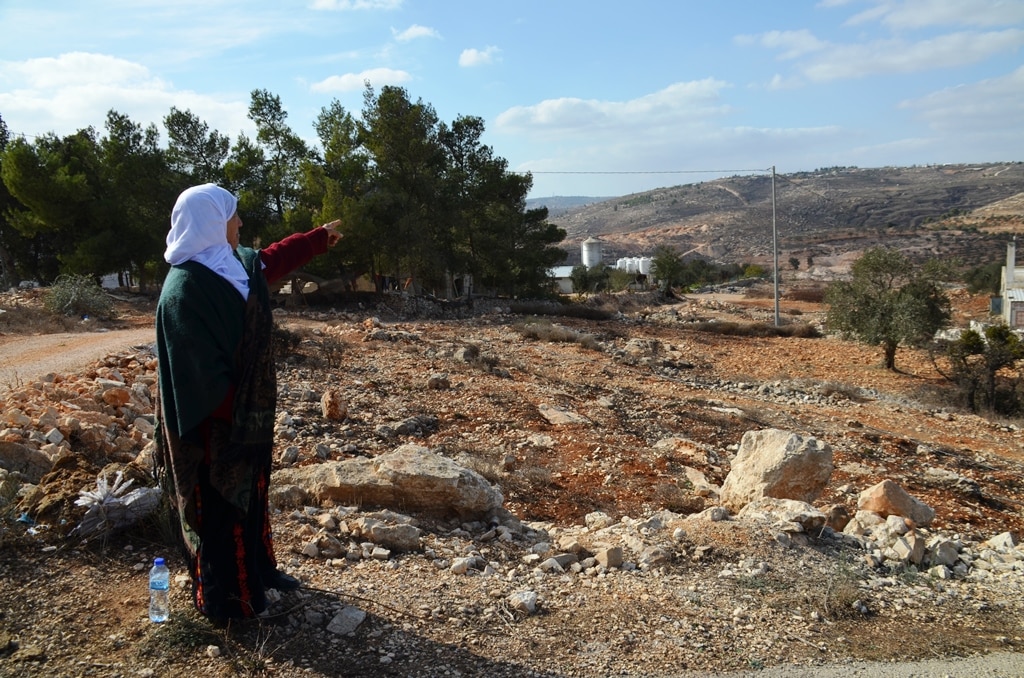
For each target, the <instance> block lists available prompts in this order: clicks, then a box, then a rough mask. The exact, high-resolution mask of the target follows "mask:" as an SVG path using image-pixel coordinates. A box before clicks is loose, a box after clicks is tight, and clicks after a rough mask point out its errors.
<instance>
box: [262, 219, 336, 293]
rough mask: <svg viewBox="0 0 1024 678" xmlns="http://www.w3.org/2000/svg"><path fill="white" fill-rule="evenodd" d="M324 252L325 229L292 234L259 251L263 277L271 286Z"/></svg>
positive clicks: (325, 241)
mask: <svg viewBox="0 0 1024 678" xmlns="http://www.w3.org/2000/svg"><path fill="white" fill-rule="evenodd" d="M326 251H327V230H326V229H323V228H314V229H313V230H311V231H307V232H306V233H294V234H292V235H290V236H288V237H287V238H284V239H283V240H278V241H277V242H275V243H274V244H273V245H268V246H267V247H264V248H263V249H261V250H260V261H262V262H263V266H264V268H263V276H264V277H265V278H266V279H267V282H268V283H270V284H273V283H275V282H277V281H278V280H280V279H281V278H283V277H285V276H286V275H288V274H289V273H291V272H292V271H294V270H295V269H297V268H299V267H300V266H303V265H305V264H306V263H308V262H309V260H310V259H312V258H313V257H315V256H317V255H318V254H323V253H324V252H326Z"/></svg>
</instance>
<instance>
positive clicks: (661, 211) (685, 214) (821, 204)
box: [538, 162, 1024, 267]
mask: <svg viewBox="0 0 1024 678" xmlns="http://www.w3.org/2000/svg"><path fill="white" fill-rule="evenodd" d="M538 200H539V202H544V201H545V200H548V201H554V200H556V199H554V198H548V199H538ZM557 200H565V202H564V203H560V205H569V204H570V202H569V201H572V200H578V201H590V202H589V203H585V202H581V203H580V204H577V205H576V206H573V207H566V208H565V210H564V211H561V212H558V213H556V212H555V210H554V209H553V205H554V204H555V203H554V202H548V203H547V204H548V207H549V209H550V210H551V214H550V215H549V219H550V221H552V222H554V223H556V224H558V225H559V226H561V227H562V228H564V229H566V232H567V234H568V235H567V238H566V242H565V249H566V251H567V253H568V257H569V259H568V260H567V262H566V263H568V264H575V263H578V262H579V261H580V248H579V244H580V243H581V242H582V241H583V240H585V239H587V238H589V237H591V236H594V237H597V238H599V239H601V240H602V241H603V242H604V243H605V244H604V248H603V249H604V257H605V260H606V261H607V262H609V263H611V262H613V261H614V260H615V259H616V258H618V257H622V256H643V255H650V254H652V253H653V252H654V250H655V249H656V248H657V247H658V246H661V245H667V246H670V247H674V248H675V249H676V250H677V251H679V252H682V253H685V254H687V255H688V256H702V257H706V258H709V259H711V260H715V261H718V262H721V263H765V262H770V261H771V259H772V239H773V231H772V181H771V177H770V176H767V175H764V176H737V177H730V178H723V179H717V180H714V181H709V182H702V183H698V184H687V185H681V186H673V187H669V188H661V189H657V190H653V191H647V192H645V193H635V194H631V195H627V196H621V197H616V198H564V199H562V198H559V199H557ZM775 230H776V233H777V236H778V243H779V251H780V255H779V256H780V261H781V262H782V264H781V265H787V263H786V262H789V260H790V259H791V258H795V259H797V260H799V262H800V263H801V266H803V265H805V264H804V262H806V261H807V260H808V257H810V258H811V260H812V261H813V262H814V263H815V264H816V265H819V266H831V267H837V266H838V267H842V266H844V265H848V263H849V261H850V260H852V259H853V258H855V257H856V256H857V255H859V253H860V252H861V251H863V250H864V249H865V248H867V247H871V246H877V245H885V246H890V247H894V248H897V249H900V250H902V251H905V252H907V253H908V254H909V255H911V256H915V257H917V258H921V259H924V258H932V257H940V258H948V257H958V258H959V259H960V260H961V261H962V262H963V263H964V264H965V265H968V266H974V265H978V264H983V263H989V262H991V261H993V260H996V261H998V260H1000V258H1001V257H1004V256H1005V247H1006V239H1007V237H1008V234H1009V233H1018V232H1024V163H1021V162H1013V163H1000V164H976V165H936V166H924V167H884V168H875V169H862V168H856V167H841V168H828V169H822V170H818V171H815V172H799V173H795V174H785V175H783V174H780V175H777V176H776V180H775Z"/></svg>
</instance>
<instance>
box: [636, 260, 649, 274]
mask: <svg viewBox="0 0 1024 678" xmlns="http://www.w3.org/2000/svg"><path fill="white" fill-rule="evenodd" d="M639 267H640V275H650V273H651V258H650V257H640V264H639Z"/></svg>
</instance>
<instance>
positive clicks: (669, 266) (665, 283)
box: [651, 245, 686, 292]
mask: <svg viewBox="0 0 1024 678" xmlns="http://www.w3.org/2000/svg"><path fill="white" fill-rule="evenodd" d="M685 271H686V264H684V263H683V258H682V257H681V256H680V255H679V252H677V251H676V250H675V249H674V248H672V247H669V246H667V245H661V246H660V247H658V249H656V250H654V256H653V257H651V273H652V274H653V275H654V277H655V278H657V279H658V281H659V282H660V283H661V291H662V292H667V291H668V290H669V288H671V287H673V286H675V285H678V284H680V283H681V282H683V276H684V274H685Z"/></svg>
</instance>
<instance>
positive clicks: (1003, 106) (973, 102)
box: [900, 66, 1024, 157]
mask: <svg viewBox="0 0 1024 678" xmlns="http://www.w3.org/2000/svg"><path fill="white" fill-rule="evenodd" d="M1021 92H1024V66H1021V67H1019V68H1018V69H1017V70H1015V71H1013V72H1012V73H1010V74H1009V75H1006V76H1004V77H1000V78H991V79H988V80H982V81H981V82H976V83H972V84H969V85H960V86H958V87H951V88H947V89H943V90H940V91H937V92H933V93H932V94H929V95H928V96H926V97H921V98H919V99H914V100H907V101H903V102H901V103H900V108H904V109H908V110H912V111H916V112H917V114H918V115H920V117H921V118H922V119H924V120H925V121H926V122H927V123H928V125H929V126H930V127H931V128H932V129H934V130H936V131H939V132H943V133H946V134H949V133H951V132H953V133H956V134H965V133H969V134H984V135H988V134H992V133H996V134H999V135H1004V138H1005V143H1006V150H1007V152H1008V153H1009V154H1010V155H1011V156H1014V157H1016V156H1019V155H1020V154H1021V153H1022V152H1024V128H1022V127H1021V125H1020V121H1021V120H1024V97H1022V96H1021ZM1014 137H1015V138H1014Z"/></svg>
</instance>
